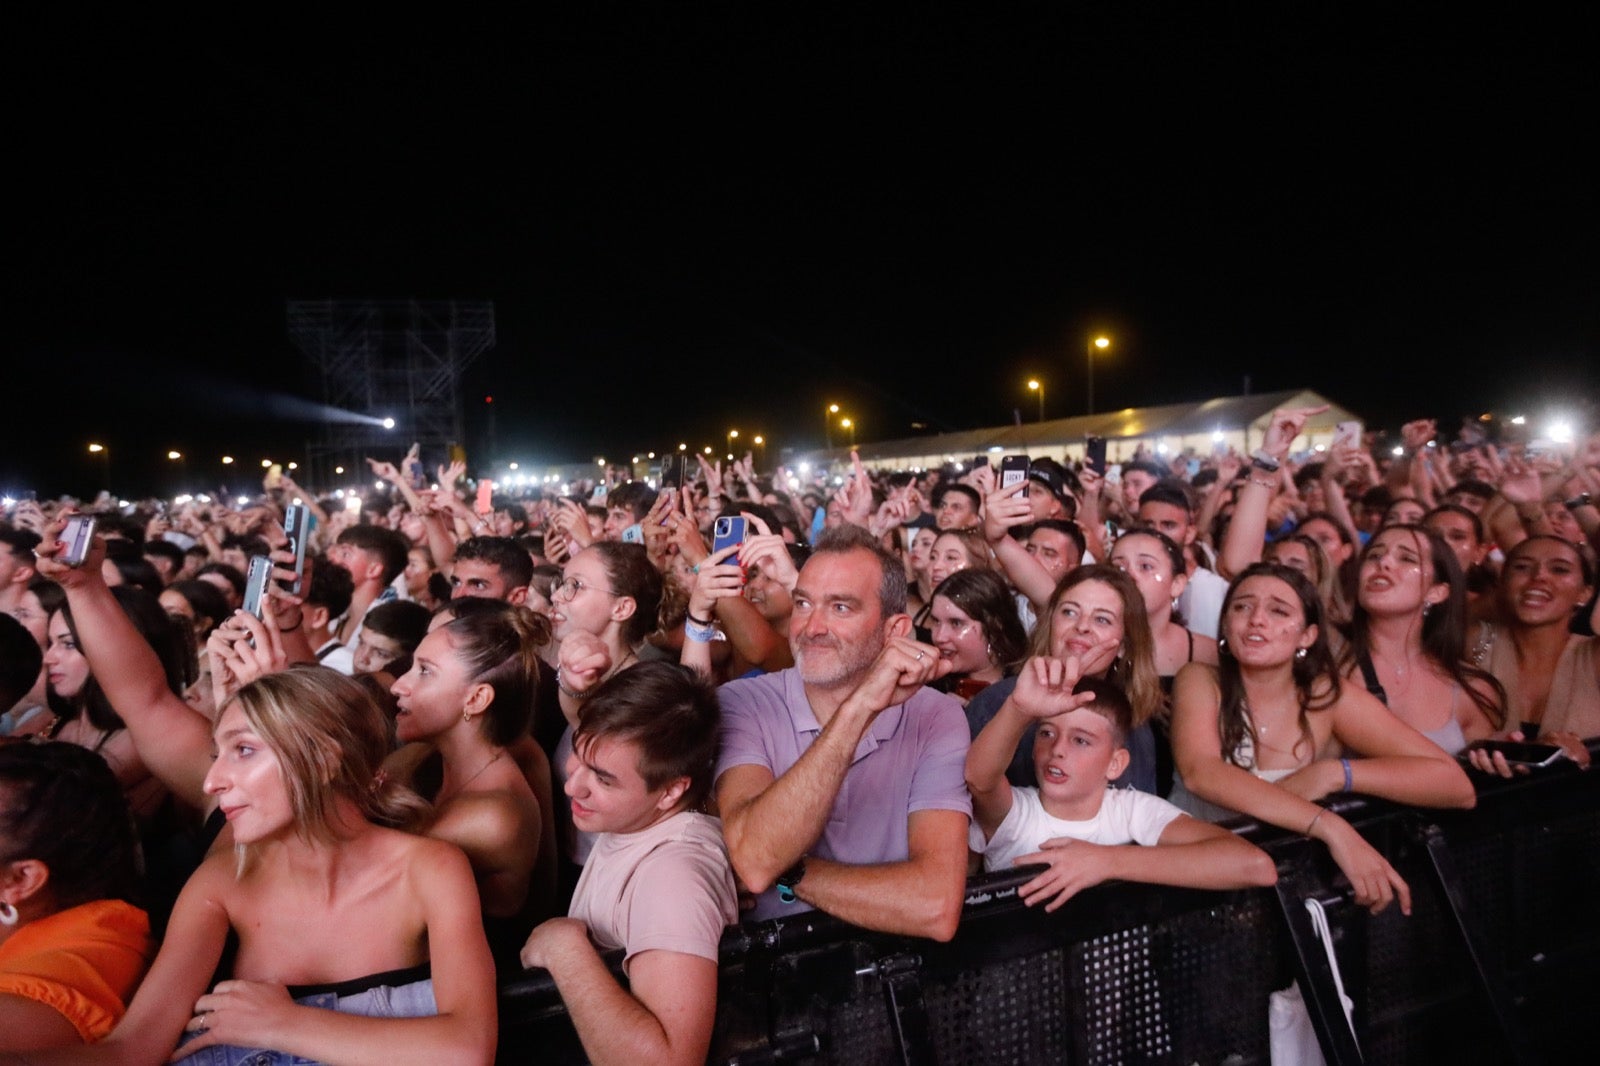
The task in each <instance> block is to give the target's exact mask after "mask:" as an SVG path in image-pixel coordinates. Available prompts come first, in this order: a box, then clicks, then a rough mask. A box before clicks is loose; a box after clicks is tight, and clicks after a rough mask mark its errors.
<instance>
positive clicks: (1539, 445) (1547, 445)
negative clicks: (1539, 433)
mask: <svg viewBox="0 0 1600 1066" xmlns="http://www.w3.org/2000/svg"><path fill="white" fill-rule="evenodd" d="M1555 450H1556V442H1555V441H1553V440H1550V439H1549V438H1547V437H1536V438H1534V439H1533V440H1530V441H1529V442H1528V446H1527V447H1526V448H1524V449H1523V450H1522V456H1523V458H1524V459H1542V458H1544V457H1545V456H1546V455H1550V454H1552V453H1554V452H1555Z"/></svg>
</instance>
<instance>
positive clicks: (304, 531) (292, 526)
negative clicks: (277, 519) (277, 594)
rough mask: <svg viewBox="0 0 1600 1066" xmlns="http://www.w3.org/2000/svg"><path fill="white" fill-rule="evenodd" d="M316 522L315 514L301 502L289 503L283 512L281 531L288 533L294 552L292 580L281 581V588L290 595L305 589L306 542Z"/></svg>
mask: <svg viewBox="0 0 1600 1066" xmlns="http://www.w3.org/2000/svg"><path fill="white" fill-rule="evenodd" d="M316 524H317V519H316V516H315V515H313V514H312V513H311V508H309V507H307V506H306V505H305V504H303V503H291V504H290V505H289V507H288V509H287V510H286V511H285V512H284V515H283V531H284V532H285V533H287V534H289V550H290V551H292V552H294V580H293V581H285V582H283V588H284V591H286V592H288V593H289V594H290V595H291V596H298V595H300V594H301V593H303V592H305V590H306V542H307V541H308V540H310V539H311V530H312V529H313V528H314V527H315V526H316Z"/></svg>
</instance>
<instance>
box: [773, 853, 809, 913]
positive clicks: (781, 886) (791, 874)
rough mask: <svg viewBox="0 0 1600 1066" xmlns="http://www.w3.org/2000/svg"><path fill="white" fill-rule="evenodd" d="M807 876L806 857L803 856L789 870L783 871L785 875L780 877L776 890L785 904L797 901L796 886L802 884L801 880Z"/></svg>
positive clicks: (782, 874)
mask: <svg viewBox="0 0 1600 1066" xmlns="http://www.w3.org/2000/svg"><path fill="white" fill-rule="evenodd" d="M805 875H806V857H805V856H804V855H802V856H800V857H799V858H798V859H796V860H795V863H794V865H793V866H791V867H789V868H788V869H787V870H785V871H783V873H781V874H779V875H778V880H777V884H776V888H777V889H778V898H779V899H780V900H782V901H783V902H785V903H793V902H794V901H795V894H794V886H795V885H798V884H799V883H800V879H801V878H802V877H804V876H805Z"/></svg>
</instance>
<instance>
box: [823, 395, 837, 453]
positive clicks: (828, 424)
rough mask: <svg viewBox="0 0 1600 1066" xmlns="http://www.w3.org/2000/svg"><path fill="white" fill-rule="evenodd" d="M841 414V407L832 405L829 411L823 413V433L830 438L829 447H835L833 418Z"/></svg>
mask: <svg viewBox="0 0 1600 1066" xmlns="http://www.w3.org/2000/svg"><path fill="white" fill-rule="evenodd" d="M838 413H839V405H838V404H836V403H830V404H829V405H828V409H827V410H825V411H823V412H822V432H823V433H824V434H825V435H826V436H827V438H828V447H830V448H832V447H833V416H834V415H836V414H838Z"/></svg>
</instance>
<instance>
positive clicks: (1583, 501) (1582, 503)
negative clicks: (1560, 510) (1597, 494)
mask: <svg viewBox="0 0 1600 1066" xmlns="http://www.w3.org/2000/svg"><path fill="white" fill-rule="evenodd" d="M1593 506H1594V500H1592V499H1590V498H1589V494H1588V493H1587V492H1580V493H1578V494H1577V495H1576V496H1574V497H1572V499H1570V500H1568V501H1567V503H1566V507H1567V510H1569V511H1576V510H1577V509H1578V508H1580V507H1593Z"/></svg>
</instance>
